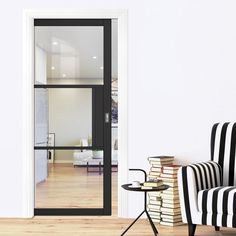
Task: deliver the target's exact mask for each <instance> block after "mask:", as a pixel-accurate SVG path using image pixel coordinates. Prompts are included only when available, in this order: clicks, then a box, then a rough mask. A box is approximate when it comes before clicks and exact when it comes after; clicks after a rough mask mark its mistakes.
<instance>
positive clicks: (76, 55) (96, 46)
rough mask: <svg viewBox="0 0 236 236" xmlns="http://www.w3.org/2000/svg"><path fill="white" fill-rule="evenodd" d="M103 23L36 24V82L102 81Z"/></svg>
mask: <svg viewBox="0 0 236 236" xmlns="http://www.w3.org/2000/svg"><path fill="white" fill-rule="evenodd" d="M103 66H104V65H103V26H35V83H36V84H103Z"/></svg>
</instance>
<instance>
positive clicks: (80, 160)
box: [73, 139, 118, 167]
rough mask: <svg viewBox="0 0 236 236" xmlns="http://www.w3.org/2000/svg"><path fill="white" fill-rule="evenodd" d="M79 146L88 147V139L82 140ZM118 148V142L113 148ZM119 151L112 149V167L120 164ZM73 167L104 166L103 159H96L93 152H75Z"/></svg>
mask: <svg viewBox="0 0 236 236" xmlns="http://www.w3.org/2000/svg"><path fill="white" fill-rule="evenodd" d="M78 146H82V147H85V146H88V140H87V139H81V140H80V144H79V145H78ZM115 146H117V144H116V142H115V144H114V145H113V147H115ZM117 157H118V151H117V150H115V149H114V148H112V165H113V166H114V165H117V164H118V159H117ZM73 160H74V161H73V165H74V167H75V166H87V165H92V166H96V165H103V158H95V157H94V155H93V151H92V150H75V151H74V153H73Z"/></svg>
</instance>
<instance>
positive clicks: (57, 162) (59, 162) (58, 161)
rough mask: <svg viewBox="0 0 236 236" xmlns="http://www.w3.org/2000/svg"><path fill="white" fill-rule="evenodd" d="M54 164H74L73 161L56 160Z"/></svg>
mask: <svg viewBox="0 0 236 236" xmlns="http://www.w3.org/2000/svg"><path fill="white" fill-rule="evenodd" d="M54 163H55V164H73V160H54ZM50 164H51V163H50Z"/></svg>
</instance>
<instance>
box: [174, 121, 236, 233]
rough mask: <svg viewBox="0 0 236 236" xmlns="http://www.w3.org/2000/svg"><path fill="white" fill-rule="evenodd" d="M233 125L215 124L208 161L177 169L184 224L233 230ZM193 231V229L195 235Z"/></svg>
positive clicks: (235, 211)
mask: <svg viewBox="0 0 236 236" xmlns="http://www.w3.org/2000/svg"><path fill="white" fill-rule="evenodd" d="M235 148H236V123H224V124H220V123H218V124H215V125H214V126H213V128H212V133H211V161H208V162H204V163H198V164H192V165H188V166H184V167H182V168H180V169H179V172H178V182H179V195H180V205H181V213H182V218H183V222H185V223H188V224H189V225H196V224H204V225H213V226H226V227H236V173H235V170H236V168H235V165H236V161H235V157H236V155H235V154H236V153H235ZM194 231H195V228H194V229H193V233H192V234H191V235H193V234H194Z"/></svg>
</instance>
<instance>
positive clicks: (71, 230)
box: [0, 217, 236, 236]
mask: <svg viewBox="0 0 236 236" xmlns="http://www.w3.org/2000/svg"><path fill="white" fill-rule="evenodd" d="M130 222H131V220H127V219H118V218H117V219H115V218H112V219H109V217H89V218H84V217H35V218H34V219H30V220H29V219H27V220H22V219H2V220H0V235H12V236H13V235H14V236H17V235H22V236H23V235H32V236H38V235H44V236H49V235H58V236H70V235H72V236H74V235H79V236H95V235H96V236H113V235H114V236H115V235H117V236H118V235H120V234H121V233H122V232H123V230H125V228H126V227H127V226H128V224H129V223H130ZM157 227H158V231H159V235H160V236H162V235H163V236H167V235H174V236H184V235H186V236H187V235H188V234H187V227H186V226H185V225H184V226H176V227H164V226H159V225H157ZM126 235H127V236H141V235H142V236H151V235H153V233H152V231H151V228H150V225H149V224H148V222H147V221H146V220H143V219H142V220H140V221H138V222H137V223H136V224H135V225H134V226H133V228H131V230H130V231H129V232H128V233H127V234H126ZM200 235H201V236H213V235H218V236H220V235H222V236H224V235H225V236H227V235H236V230H235V229H226V228H224V229H222V230H221V231H219V232H215V231H214V228H213V227H210V226H198V227H197V230H196V236H200Z"/></svg>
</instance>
